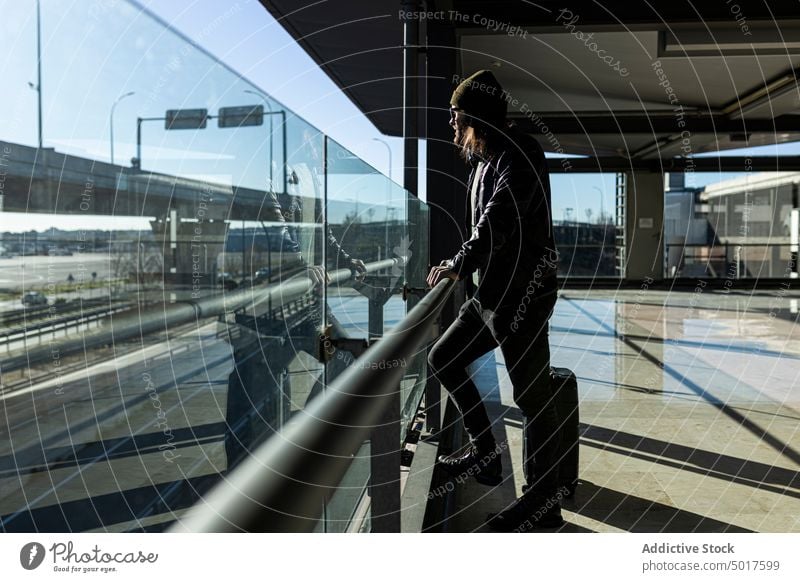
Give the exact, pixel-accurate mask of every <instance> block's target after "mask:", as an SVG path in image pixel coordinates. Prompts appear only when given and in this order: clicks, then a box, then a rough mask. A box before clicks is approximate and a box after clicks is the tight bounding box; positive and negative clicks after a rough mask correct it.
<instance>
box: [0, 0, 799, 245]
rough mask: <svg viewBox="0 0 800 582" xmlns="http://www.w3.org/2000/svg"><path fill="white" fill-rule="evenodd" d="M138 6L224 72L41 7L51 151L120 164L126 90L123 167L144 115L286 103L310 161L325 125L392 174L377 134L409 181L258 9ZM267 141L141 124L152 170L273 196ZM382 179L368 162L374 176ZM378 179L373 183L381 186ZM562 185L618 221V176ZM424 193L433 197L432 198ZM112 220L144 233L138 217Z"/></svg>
mask: <svg viewBox="0 0 800 582" xmlns="http://www.w3.org/2000/svg"><path fill="white" fill-rule="evenodd" d="M140 4H141V5H142V6H144V7H146V8H147V9H148V10H150V11H152V12H153V14H155V16H156V17H157V18H159V19H161V20H162V21H163V22H165V23H167V24H168V25H169V27H171V28H172V29H174V30H175V31H178V32H179V33H181V34H183V35H185V36H186V37H188V38H191V39H192V42H193V43H194V44H196V45H198V46H200V47H202V49H204V50H205V51H207V52H208V53H210V55H213V57H216V59H218V60H219V61H222V62H224V63H225V64H226V65H227V68H226V67H221V66H219V65H218V64H217V62H215V59H214V58H212V57H211V56H208V55H205V54H201V53H200V52H199V51H197V50H196V49H194V48H193V47H192V46H191V45H190V44H189V43H187V41H186V40H184V39H182V38H180V37H179V36H178V35H176V34H175V32H173V31H170V30H168V29H166V28H164V26H163V25H162V24H161V23H158V22H155V21H154V20H153V19H151V18H150V17H149V16H147V15H146V14H142V13H140V11H139V10H138V9H137V8H136V6H135V5H133V4H130V3H128V2H125V1H123V0H109V1H106V2H101V1H88V0H41V5H42V54H43V57H42V63H43V66H42V72H43V79H42V101H43V117H44V122H43V137H44V145H45V147H55V148H56V149H57V150H58V151H61V152H67V153H74V154H75V155H79V156H82V157H87V158H91V159H98V160H102V161H109V160H110V145H109V144H110V138H109V134H110V125H111V124H110V119H111V116H110V112H111V108H112V104H113V103H114V101H115V100H116V99H117V98H118V97H120V96H121V95H124V94H125V93H128V92H134V95H130V96H128V97H125V98H124V99H122V100H120V101H119V102H118V104H117V105H116V108H115V114H114V130H115V133H114V136H115V138H114V147H115V161H116V162H117V163H125V164H127V163H128V161H129V160H130V158H131V157H133V156H134V155H135V154H136V151H137V150H136V121H135V120H136V117H137V116H138V117H159V116H163V115H164V112H165V111H166V110H167V109H178V108H206V109H208V111H209V112H210V113H211V114H212V115H213V114H214V113H215V112H216V111H218V110H219V108H221V107H227V106H237V105H252V104H256V103H259V102H265V103H266V109H267V110H269V109H274V110H281V109H283V108H284V106H286V107H288V108H289V109H290V110H291V111H293V112H294V113H295V114H296V115H297V116H299V117H300V118H302V119H304V120H305V121H306V122H307V124H305V123H304V122H302V121H300V120H296V121H294V120H293V121H292V122H291V123H289V124H288V126H289V137H288V139H289V142H290V143H289V144H288V145H289V151H290V154H292V153H293V152H301V150H302V146H301V142H302V141H303V136H305V135H308V134H314V133H316V130H314V129H313V128H318V129H319V130H320V131H322V132H323V133H325V134H326V135H328V136H330V137H331V138H332V139H334V140H336V141H337V142H338V143H340V144H342V145H343V146H344V147H346V148H347V149H349V150H350V151H351V152H353V153H354V154H355V155H357V156H358V157H360V158H361V159H363V160H364V161H365V162H366V164H369V165H371V166H372V167H374V168H377V170H378V171H380V172H383V173H385V174H389V173H390V170H389V168H388V160H389V155H388V152H387V149H386V146H384V145H383V144H381V143H378V142H377V141H376V139H379V140H383V141H384V142H386V144H388V146H389V147H390V148H391V150H392V160H393V164H392V166H393V167H392V168H391V175H392V177H393V178H394V179H395V181H398V182H399V181H401V177H402V159H403V156H402V142H401V140H400V139H398V138H389V137H386V136H382V135H381V134H380V133H379V132H378V130H377V129H376V128H375V127H374V126H373V125H372V124H371V123H370V122H369V121H368V120H367V118H366V117H365V116H364V115H363V114H361V112H360V111H358V109H357V108H356V107H355V105H353V103H352V102H350V100H349V99H348V98H347V97H346V96H345V95H344V94H343V93H342V92H341V91H340V90H339V89H338V88H337V87H336V85H335V84H334V83H333V82H332V81H331V80H330V79H329V78H328V77H327V76H326V75H325V74H324V73H323V72H322V70H321V69H320V68H319V67H318V66H317V65H316V64H315V63H314V62H313V60H312V59H311V58H310V57H309V56H308V55H307V54H306V53H305V52H304V51H303V50H302V49H301V48H300V47H299V46H298V45H297V44H296V43H295V42H294V40H293V39H292V38H291V37H290V35H289V34H288V33H287V32H286V31H285V30H284V29H283V28H282V27H281V26H280V24H279V23H277V22H276V21H275V20H274V19H273V18H272V17H271V16H270V15H269V13H268V12H267V10H266V9H265V8H264V7H263V6H262V5H261V4H260V3H259V2H258V1H257V0H235V1H232V2H224V3H221V2H219V1H217V0H170V1H166V0H141V2H140ZM34 6H35V3H34V0H0V14H2V18H0V41H2V46H3V47H4V52H5V54H4V58H3V60H2V62H0V75H2V77H1V78H2V79H3V87H4V90H3V91H0V139H2V140H6V141H9V142H15V143H23V144H28V145H35V144H36V127H37V124H36V101H37V99H36V95H37V94H36V91H35V90H34V89H32V88H31V87H30V86H29V84H32V85H33V86H34V87H35V84H36V66H35V64H36V50H35V39H36V28H35V19H34V14H35V11H34V8H33V7H34ZM251 92H252V93H251ZM267 96H269V97H271V98H272V99H270V98H268V97H267ZM268 136H269V132H268V129H267V127H266V126H264V127H255V128H241V129H223V128H217V126H216V123H215V122H214V121H210V122H209V125H208V127H207V128H206V129H204V130H202V131H194V130H190V131H186V130H184V131H165V130H164V128H163V121H158V120H157V121H152V122H144V123H143V124H142V150H141V151H142V167H143V168H144V169H151V170H155V171H163V172H167V173H176V174H180V175H188V176H193V177H211V178H213V179H215V180H217V181H222V182H230V183H237V184H242V185H246V186H251V187H263V184H264V183H265V182H266V181H267V180H268V179H269V175H270V171H269V166H270V160H272V166H273V171H272V174H273V178H274V175H275V173H276V170H275V168H279V167H280V165H281V162H282V161H281V159H280V156H281V148H280V140H279V139H274V140H270V139H269V138H268ZM793 147H794V146H793ZM271 150H274V151H271ZM795 152H796V147H795ZM301 153H302V152H301ZM421 160H423V161H424V156H422V157H421ZM371 171H372V170H371V169H369V168H367V166H366V165H365V166H364V173H365V174H366V173H369V172H371ZM727 177H732V176H728V175H725V176H720V175H700V174H698V175H697V184H698V185H702V184H703V183H706V182H714V181H718V180H720V179H722V178H727ZM373 178H375V180H374V183H375V184H378V183H379V182H380V180H378V179H377V178H378V177H377V176H374V177H373ZM336 180H339V182H338V183H337V184H334V189H335V190H336V191H337V194H336V195H338V196H339V197H340V199H343V200H347V199H355V198H357V197H359V196H360V197H361V199H362V203H363V202H365V201H366V202H370V200H369V193H370V192H373V193H374V197H375V199H374V200H372V202H374V203H377V202H378V201H379V198H380V196H381V195H382V194H381V193H382V192H383V189H382V188H380V187H377V188H375V187H371V188H367V189H366V191H365V188H364V184H365V183H366V182H365V181H364V176H359V177H358V180H357V182H358V184H355V183H349V182H348V181H347V179H346V178H344V177H337V178H336ZM420 183H421V184H423V183H424V180H422V181H421V182H420ZM552 183H553V207H554V208H553V217H554V219H556V220H560V219H563V218H572V219H573V220H581V221H583V220H585V219H587V218H590V217H593V219H596V218H597V217H598V216H599V214H600V211H601V206H602V208H603V210H604V211H605V213H606V214H610V213H611V212H613V208H614V199H615V196H614V175H613V174H605V175H599V174H590V175H586V174H584V175H578V174H571V175H553V177H552ZM355 192H360V194H358V195H356V194H355ZM420 196H421V197H422V198H423V199H424V198H425V192H424V190H423V191H421V192H420ZM601 197H602V203H601ZM365 198H366V200H365ZM79 220H80V219H77V218H68V217H58V218H56V217H52V216H50V217H45V216H41V215H39V216H33V215H29V216H24V215H21V216H11V215H9V214H6V215H5V217H4V218H3V221H2V222H3V224H2V225H0V231H2V230H12V229H16V230H27V229H29V228H36V229H37V230H43V229H44V228H46V227H48V226H51V225H55V226H58V227H59V228H77V227H78V226H79V223H77V222H76V221H79ZM106 223H107V224H108V225H109V226H110V227H114V228H131V227H133V225H134V224H136V225H137V227H141V228H146V221H143V220H141V219H140V220H138V221H133V220H130V219H125V218H117V219H111V220H107V221H106Z"/></svg>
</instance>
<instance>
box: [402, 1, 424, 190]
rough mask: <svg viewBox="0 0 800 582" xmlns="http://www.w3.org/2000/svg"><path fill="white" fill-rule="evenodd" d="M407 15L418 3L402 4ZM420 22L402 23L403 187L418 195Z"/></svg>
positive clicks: (418, 5)
mask: <svg viewBox="0 0 800 582" xmlns="http://www.w3.org/2000/svg"><path fill="white" fill-rule="evenodd" d="M402 7H403V10H405V11H407V12H406V13H407V14H408V13H410V12H413V13H416V12H418V11H419V9H420V2H419V0H403V2H402ZM418 55H419V20H418V19H416V18H408V19H406V20H405V21H404V23H403V166H404V167H403V185H404V186H405V189H406V190H408V191H409V192H411V194H413V195H414V196H417V195H418V188H417V172H418V163H419V162H418V155H417V154H418V152H417V148H418V143H417V133H418V131H419V126H418V123H417V115H418V112H417V105H418V101H419V80H418V77H419V63H418Z"/></svg>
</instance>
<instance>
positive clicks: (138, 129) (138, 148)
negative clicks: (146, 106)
mask: <svg viewBox="0 0 800 582" xmlns="http://www.w3.org/2000/svg"><path fill="white" fill-rule="evenodd" d="M136 163H137V164H138V166H139V169H140V170H141V169H142V118H141V117H137V118H136Z"/></svg>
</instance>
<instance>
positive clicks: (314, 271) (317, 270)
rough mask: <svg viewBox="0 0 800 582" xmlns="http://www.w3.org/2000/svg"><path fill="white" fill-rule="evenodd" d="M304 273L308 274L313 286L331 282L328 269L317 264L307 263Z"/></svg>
mask: <svg viewBox="0 0 800 582" xmlns="http://www.w3.org/2000/svg"><path fill="white" fill-rule="evenodd" d="M306 275H308V278H309V279H311V281H312V282H313V283H314V287H319V286H320V285H327V284H328V283H330V282H331V277H330V275H328V271H326V270H325V267H321V266H318V265H307V266H306Z"/></svg>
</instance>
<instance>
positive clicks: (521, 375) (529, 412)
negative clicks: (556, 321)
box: [428, 294, 560, 495]
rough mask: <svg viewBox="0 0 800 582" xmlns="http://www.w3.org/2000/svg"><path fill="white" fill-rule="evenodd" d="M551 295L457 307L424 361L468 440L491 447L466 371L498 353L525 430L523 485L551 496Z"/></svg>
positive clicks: (554, 435) (554, 442) (554, 441)
mask: <svg viewBox="0 0 800 582" xmlns="http://www.w3.org/2000/svg"><path fill="white" fill-rule="evenodd" d="M555 300H556V295H555V294H551V295H549V296H546V297H543V298H536V299H532V298H531V297H528V298H527V300H526V301H520V302H519V304H518V305H510V306H501V307H499V308H497V309H495V310H490V309H485V308H483V307H482V306H481V304H480V301H479V300H478V299H474V298H473V299H469V300H467V301H466V302H465V303H464V305H462V306H461V310H460V311H459V315H458V318H457V319H456V320H455V321H454V322H453V323H452V324H451V325H450V327H448V328H447V330H446V331H445V333H444V334H443V335H442V337H441V338H439V340H438V341H437V342H436V344H435V345H434V347H433V348H432V349H431V351H430V354H429V356H428V363H429V364H430V370H431V372H432V373H433V374H434V375H435V376H436V377H437V378H438V379H439V381H440V382H441V383H442V385H443V386H444V387H445V388H446V389H447V391H448V392H449V393H450V396H451V397H452V398H453V401H454V402H455V403H456V406H458V409H459V410H460V411H461V414H462V416H463V418H464V427H465V429H466V431H467V433H468V434H469V436H470V439H471V440H472V441H473V442H476V443H477V444H479V445H480V444H483V445H485V446H493V445H494V439H493V437H492V432H491V422H490V421H489V416H488V414H487V411H486V406H485V405H484V403H483V401H482V400H481V397H480V394H479V392H478V388H477V387H476V386H475V383H474V382H473V381H472V379H471V378H470V376H469V374H468V373H467V369H466V368H467V366H469V364H470V363H472V362H473V361H475V360H476V359H478V358H479V357H480V356H482V355H484V354H485V353H487V352H489V351H491V350H493V349H495V348H497V347H498V346H499V347H500V349H501V350H502V352H503V357H504V359H505V362H506V368H507V370H508V375H509V377H510V379H511V384H512V385H513V388H514V402H515V403H516V405H517V406H518V407H519V409H520V411H521V412H522V414H523V416H524V417H525V421H526V423H527V426H528V430H525V431H524V439H525V447H524V452H523V456H524V457H526V458H523V466H524V467H525V474H526V479H527V480H528V485H530V486H531V489H532V490H533V491H536V492H538V493H542V494H544V495H551V494H553V493H555V491H556V489H557V487H558V486H557V483H558V469H557V467H556V466H555V464H556V458H557V454H558V446H559V442H560V433H559V425H560V422H559V418H558V412H557V410H556V407H555V403H554V401H553V390H552V386H551V379H550V345H549V320H550V316H551V315H552V312H553V307H554V306H555Z"/></svg>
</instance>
